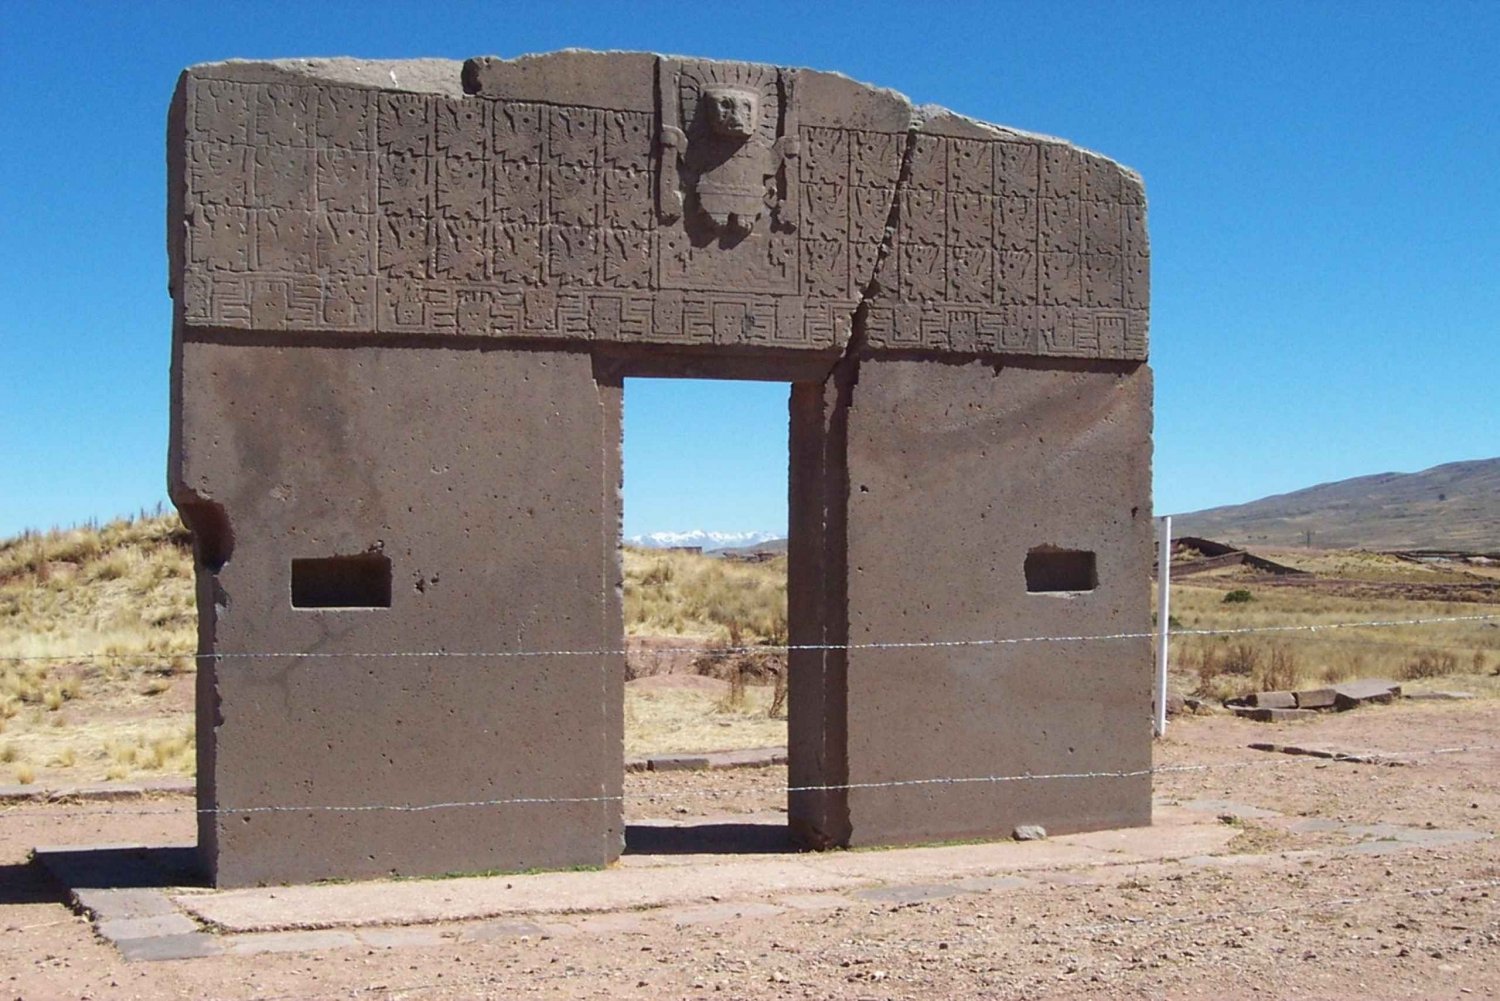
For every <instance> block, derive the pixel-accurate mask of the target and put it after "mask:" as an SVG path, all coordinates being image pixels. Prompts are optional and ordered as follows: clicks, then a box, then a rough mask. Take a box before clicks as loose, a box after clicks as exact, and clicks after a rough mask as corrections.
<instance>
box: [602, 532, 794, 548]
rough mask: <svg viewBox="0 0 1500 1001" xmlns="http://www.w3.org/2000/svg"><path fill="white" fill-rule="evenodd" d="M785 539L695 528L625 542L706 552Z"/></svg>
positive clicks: (769, 534)
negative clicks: (696, 548) (689, 530)
mask: <svg viewBox="0 0 1500 1001" xmlns="http://www.w3.org/2000/svg"><path fill="white" fill-rule="evenodd" d="M785 537H786V533H785V532H705V531H703V529H701V528H695V529H693V530H692V531H691V532H647V533H646V534H645V535H632V536H631V537H630V538H628V539H626V540H625V541H626V542H628V543H630V544H631V545H632V546H645V547H647V548H649V549H666V548H669V547H671V546H702V547H703V549H704V550H705V551H706V550H711V549H734V548H737V547H740V546H758V545H760V544H761V543H762V542H771V541H772V540H774V539H782V538H785Z"/></svg>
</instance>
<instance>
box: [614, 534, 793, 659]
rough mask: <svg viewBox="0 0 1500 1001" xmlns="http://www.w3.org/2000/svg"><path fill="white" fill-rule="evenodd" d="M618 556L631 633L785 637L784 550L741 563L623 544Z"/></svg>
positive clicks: (769, 639)
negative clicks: (622, 565)
mask: <svg viewBox="0 0 1500 1001" xmlns="http://www.w3.org/2000/svg"><path fill="white" fill-rule="evenodd" d="M624 560H625V631H626V632H628V633H630V634H631V635H635V636H701V637H708V638H712V639H713V640H714V641H717V642H725V643H731V644H732V645H738V644H739V643H740V642H746V643H756V642H766V643H773V644H779V643H785V642H786V557H785V556H780V557H777V558H776V559H774V560H770V561H768V562H766V563H741V562H738V561H734V560H724V559H716V558H714V557H708V556H698V555H695V554H693V553H673V552H659V551H655V550H650V549H636V548H634V547H630V546H627V547H626V548H625V551H624ZM735 637H738V639H735Z"/></svg>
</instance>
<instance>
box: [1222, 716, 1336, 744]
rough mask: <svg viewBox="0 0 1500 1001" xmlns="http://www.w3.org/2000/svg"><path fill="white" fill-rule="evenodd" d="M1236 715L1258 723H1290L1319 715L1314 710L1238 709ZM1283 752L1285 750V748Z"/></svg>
mask: <svg viewBox="0 0 1500 1001" xmlns="http://www.w3.org/2000/svg"><path fill="white" fill-rule="evenodd" d="M1234 714H1235V715H1236V716H1238V717H1240V718H1241V719H1253V720H1255V721H1256V722H1257V723H1290V722H1291V721H1293V720H1299V719H1310V718H1312V717H1314V716H1316V715H1318V713H1317V711H1316V710H1313V709H1251V708H1245V709H1236V710H1235V711H1234ZM1283 750H1285V749H1284V748H1283Z"/></svg>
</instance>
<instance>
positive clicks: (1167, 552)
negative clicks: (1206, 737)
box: [1156, 515, 1172, 737]
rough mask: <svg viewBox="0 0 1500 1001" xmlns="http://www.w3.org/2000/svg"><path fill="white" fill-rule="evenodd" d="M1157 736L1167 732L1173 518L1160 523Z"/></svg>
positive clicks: (1157, 575)
mask: <svg viewBox="0 0 1500 1001" xmlns="http://www.w3.org/2000/svg"><path fill="white" fill-rule="evenodd" d="M1156 594H1157V600H1156V735H1157V736H1158V737H1160V736H1163V735H1164V734H1165V733H1166V732H1167V623H1168V622H1169V621H1170V620H1171V617H1172V518H1171V516H1170V515H1169V516H1167V517H1165V518H1163V519H1162V520H1161V547H1160V550H1159V552H1158V555H1157V571H1156Z"/></svg>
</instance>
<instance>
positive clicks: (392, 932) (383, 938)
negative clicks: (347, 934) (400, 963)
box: [356, 927, 458, 949]
mask: <svg viewBox="0 0 1500 1001" xmlns="http://www.w3.org/2000/svg"><path fill="white" fill-rule="evenodd" d="M356 934H357V935H358V937H359V940H360V941H361V942H363V943H364V944H365V945H368V946H370V947H371V948H374V949H407V948H412V947H418V948H420V947H424V946H427V947H430V946H434V945H447V944H448V943H450V942H452V941H453V940H454V939H456V938H457V937H458V933H457V932H453V931H445V930H443V929H441V928H428V927H416V928H361V929H360V930H359V931H358V932H357V933H356Z"/></svg>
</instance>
